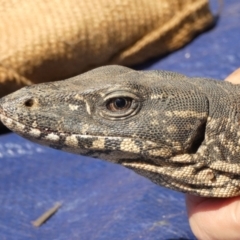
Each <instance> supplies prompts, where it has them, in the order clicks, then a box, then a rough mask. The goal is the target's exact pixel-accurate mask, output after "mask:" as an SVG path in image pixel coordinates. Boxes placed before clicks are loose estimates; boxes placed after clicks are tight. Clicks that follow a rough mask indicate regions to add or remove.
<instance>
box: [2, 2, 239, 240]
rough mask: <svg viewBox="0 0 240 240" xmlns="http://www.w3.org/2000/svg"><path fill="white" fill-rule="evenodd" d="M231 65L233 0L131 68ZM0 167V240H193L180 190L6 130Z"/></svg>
mask: <svg viewBox="0 0 240 240" xmlns="http://www.w3.org/2000/svg"><path fill="white" fill-rule="evenodd" d="M212 2H215V4H216V2H217V1H212ZM213 8H214V9H216V6H213ZM239 66H240V1H234V0H225V5H224V8H223V12H222V13H221V17H220V19H219V21H218V23H217V25H216V26H215V27H214V28H213V29H211V30H209V31H208V32H206V33H204V34H201V35H199V36H198V37H196V38H195V39H194V40H193V41H192V42H191V43H190V44H188V45H187V46H186V47H184V48H183V49H181V50H179V51H177V52H175V53H172V54H170V55H168V56H166V57H164V58H163V59H154V60H152V61H150V62H149V63H148V64H145V65H141V66H138V67H137V68H138V69H165V70H171V71H177V72H181V73H183V74H186V75H188V76H203V77H211V78H217V79H224V78H225V77H226V76H227V75H228V74H230V73H231V72H232V71H233V70H235V69H236V68H237V67H239ZM0 169H1V172H0V204H1V205H0V239H7V240H9V239H18V240H28V239H47V240H48V239H56V240H66V239H70V240H71V239H83V240H85V239H86V240H92V239H97V240H106V239H107V240H108V239H117V240H118V239H119V240H120V239H129V240H130V239H131V240H132V239H133V240H135V239H154V240H155V239H194V236H193V234H192V233H191V230H190V228H189V225H188V220H187V215H186V210H185V203H184V195H183V194H181V193H177V192H174V191H171V190H167V189H164V188H162V187H159V186H157V185H155V184H153V183H151V182H150V181H149V180H147V179H145V178H143V177H141V176H139V175H137V174H135V173H134V172H132V171H130V170H127V169H125V168H123V167H121V166H119V165H114V164H111V163H107V162H104V161H100V160H96V159H90V158H86V157H82V156H77V155H73V154H69V153H63V152H59V151H56V150H53V149H49V148H46V147H42V146H39V145H36V144H34V143H31V142H29V141H27V140H24V139H22V138H21V137H19V136H17V135H15V134H13V133H11V134H6V135H1V136H0ZM58 201H61V202H63V206H62V208H61V209H60V210H59V211H58V212H57V214H56V215H54V216H53V217H52V218H51V219H49V221H47V222H46V224H44V225H43V226H41V227H40V228H35V227H33V226H32V225H31V221H33V220H35V219H36V218H37V217H39V216H40V215H41V214H42V213H43V212H44V211H45V210H47V209H49V208H50V207H52V206H53V205H54V203H55V202H58Z"/></svg>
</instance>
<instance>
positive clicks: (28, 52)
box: [0, 0, 213, 97]
mask: <svg viewBox="0 0 240 240" xmlns="http://www.w3.org/2000/svg"><path fill="white" fill-rule="evenodd" d="M212 21H213V17H212V15H211V13H210V11H209V7H208V1H207V0H88V1H83V0H51V1H49V0H34V1H33V0H32V1H31V0H0V97H1V96H3V95H6V94H8V93H9V92H12V91H14V90H16V89H17V88H20V87H22V86H24V85H28V84H31V83H38V82H45V81H53V80H59V79H64V78H68V77H71V76H73V75H77V74H79V73H82V72H84V71H86V70H89V69H91V68H94V67H97V66H99V65H106V64H113V63H114V64H121V65H133V64H136V63H140V62H143V61H144V60H146V59H148V58H150V57H153V56H159V55H161V54H165V53H167V52H169V51H172V50H174V49H177V48H179V47H181V46H183V45H184V44H185V43H187V42H188V41H190V40H191V39H192V38H193V36H194V35H195V34H196V32H199V31H201V30H203V29H204V28H206V27H207V26H209V25H210V24H211V23H212Z"/></svg>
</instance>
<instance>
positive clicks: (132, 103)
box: [0, 66, 208, 190]
mask: <svg viewBox="0 0 240 240" xmlns="http://www.w3.org/2000/svg"><path fill="white" fill-rule="evenodd" d="M183 79H187V77H185V76H183V75H180V74H176V73H171V72H165V71H158V72H157V71H151V72H150V71H149V72H141V71H134V70H131V69H129V68H126V67H120V66H107V67H101V68H97V69H95V70H92V71H89V72H87V73H85V74H82V75H79V76H76V77H73V78H70V79H67V80H64V81H58V82H52V83H42V84H37V85H32V86H28V87H25V88H22V89H20V90H18V91H16V92H15V93H12V94H10V95H8V96H6V97H4V98H2V99H1V100H0V117H1V121H2V122H3V123H4V124H5V125H6V126H7V127H8V128H10V129H11V130H13V131H15V132H16V133H18V134H20V135H22V136H23V137H25V138H28V139H30V140H33V141H35V142H38V143H40V144H44V145H47V146H50V147H53V148H56V149H61V150H64V151H69V152H73V153H77V154H82V155H87V156H91V157H97V158H101V159H105V160H109V161H112V162H115V163H120V164H123V165H125V166H126V167H129V168H132V169H133V170H135V171H137V172H139V173H140V174H142V175H144V176H147V177H148V178H151V179H152V180H154V178H155V177H154V176H153V177H152V175H151V174H150V173H149V172H150V171H149V170H148V169H147V168H149V167H151V166H152V167H156V166H157V167H158V168H162V169H165V170H166V167H170V168H171V167H173V164H178V165H179V164H180V163H179V162H177V163H175V162H173V161H172V160H171V159H173V158H174V157H175V158H176V157H178V156H180V155H181V156H182V155H186V154H191V153H194V152H196V151H197V149H198V148H199V146H200V145H201V142H202V141H203V138H204V128H205V123H206V119H207V116H208V102H207V99H206V98H205V96H204V95H202V93H201V92H199V91H197V89H196V88H195V87H194V86H193V85H191V84H190V82H188V81H182V80H183ZM180 80H181V81H180ZM141 165H142V167H140V166H141ZM144 166H145V167H144ZM139 169H140V171H138V170H139ZM160 174H161V172H160ZM162 176H163V177H162V179H160V180H159V181H160V184H161V185H165V186H168V183H166V179H167V178H165V179H164V173H163V172H162ZM159 181H158V183H159ZM155 182H156V181H155ZM172 188H173V187H172ZM175 189H178V190H179V189H180V190H182V189H181V187H177V186H176V187H175Z"/></svg>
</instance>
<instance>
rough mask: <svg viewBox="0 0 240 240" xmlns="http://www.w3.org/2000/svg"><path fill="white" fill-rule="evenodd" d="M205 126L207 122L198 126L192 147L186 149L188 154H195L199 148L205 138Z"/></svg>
mask: <svg viewBox="0 0 240 240" xmlns="http://www.w3.org/2000/svg"><path fill="white" fill-rule="evenodd" d="M206 125H207V122H204V123H203V124H202V125H200V126H199V128H198V131H197V134H196V136H195V138H194V139H193V142H192V145H191V147H190V148H189V149H188V153H196V152H197V150H198V149H199V147H200V146H201V144H202V142H203V141H204V138H205V132H206Z"/></svg>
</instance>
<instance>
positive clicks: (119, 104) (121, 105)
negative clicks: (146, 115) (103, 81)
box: [114, 98, 127, 109]
mask: <svg viewBox="0 0 240 240" xmlns="http://www.w3.org/2000/svg"><path fill="white" fill-rule="evenodd" d="M114 105H115V107H116V108H118V109H121V108H124V107H125V106H126V105H127V101H126V99H125V98H117V99H116V100H115V104H114Z"/></svg>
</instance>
